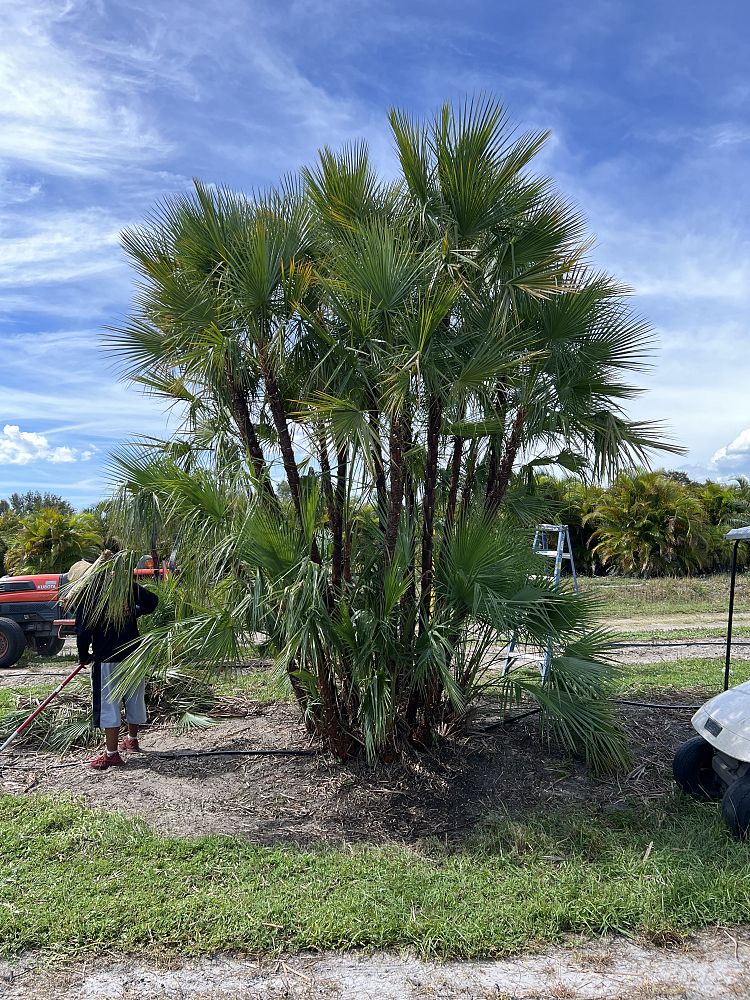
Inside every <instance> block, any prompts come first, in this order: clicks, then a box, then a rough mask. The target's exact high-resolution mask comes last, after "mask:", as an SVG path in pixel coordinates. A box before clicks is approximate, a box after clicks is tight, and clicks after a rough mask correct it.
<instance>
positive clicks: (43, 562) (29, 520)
mask: <svg viewBox="0 0 750 1000" xmlns="http://www.w3.org/2000/svg"><path fill="white" fill-rule="evenodd" d="M102 544H103V539H102V535H101V532H100V530H99V526H98V524H97V521H96V518H94V517H93V516H92V515H91V514H66V513H64V512H63V511H61V510H59V509H58V508H56V507H43V508H41V509H40V510H38V511H35V512H34V513H31V514H27V515H26V516H25V517H22V518H21V519H20V521H19V525H18V528H17V530H16V533H15V535H14V538H13V541H12V543H11V545H10V546H9V548H8V550H7V551H6V553H5V564H6V567H7V568H8V570H9V572H12V573H15V574H24V573H64V572H65V571H66V570H68V569H69V568H70V567H71V565H72V564H73V563H74V562H76V561H77V560H79V559H91V558H94V557H95V556H96V555H97V553H98V552H99V551H100V550H101V547H102Z"/></svg>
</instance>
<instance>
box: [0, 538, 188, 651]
mask: <svg viewBox="0 0 750 1000" xmlns="http://www.w3.org/2000/svg"><path fill="white" fill-rule="evenodd" d="M169 572H170V570H169V568H168V564H167V563H162V564H161V565H160V566H156V567H155V566H154V559H153V558H152V557H151V556H143V557H142V558H141V559H140V560H139V562H138V565H137V567H136V569H135V576H136V578H137V579H139V580H143V579H145V578H149V579H153V578H158V579H160V580H164V579H166V578H167V576H168V575H169ZM67 582H68V578H67V576H66V575H65V573H37V574H35V575H34V576H0V667H12V666H13V664H14V663H17V662H18V660H19V659H20V658H21V655H22V653H23V652H24V650H25V649H27V648H28V649H31V650H33V651H34V652H35V653H38V654H39V655H40V656H55V655H56V654H57V653H59V652H60V650H61V649H62V648H63V646H64V645H65V636H69V635H75V621H74V620H73V619H71V618H70V617H69V612H68V613H67V615H66V612H65V611H64V609H62V608H61V607H60V589H61V588H62V587H64V586H65V584H66V583H67Z"/></svg>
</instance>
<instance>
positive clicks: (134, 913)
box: [0, 796, 750, 958]
mask: <svg viewBox="0 0 750 1000" xmlns="http://www.w3.org/2000/svg"><path fill="white" fill-rule="evenodd" d="M0 859H1V860H2V864H0V873H1V874H0V949H1V950H2V951H3V952H4V953H6V954H11V953H18V952H20V951H22V950H24V949H28V948H42V949H45V950H46V949H51V950H55V951H64V952H71V951H76V950H79V949H84V948H87V949H91V948H102V947H105V946H111V947H114V948H116V949H118V950H123V951H138V950H141V949H144V948H148V949H149V951H152V950H153V949H154V948H157V949H166V950H169V951H173V952H175V951H177V952H179V953H181V954H199V953H211V952H213V951H217V950H224V951H226V950H237V951H242V952H246V953H259V952H266V953H267V952H281V951H292V952H294V951H297V950H301V949H323V948H346V947H373V948H404V947H411V948H413V949H414V950H415V951H416V952H417V953H418V954H419V955H422V956H425V957H429V956H440V957H449V956H450V957H465V958H469V957H477V956H496V955H503V954H507V953H509V952H512V951H515V950H518V949H520V948H522V947H524V946H528V944H529V943H541V942H548V941H549V942H552V941H556V940H559V939H560V938H561V936H562V935H564V934H565V933H567V932H585V933H590V934H602V933H605V932H607V931H618V932H622V933H627V934H629V933H633V932H645V933H647V934H651V935H657V936H658V935H665V934H667V935H671V934H675V933H676V934H682V933H685V932H687V931H690V930H692V929H695V928H698V927H701V926H704V925H708V924H715V923H720V924H731V923H732V922H738V921H742V920H746V919H747V918H748V916H750V867H749V866H748V863H747V847H746V846H744V845H742V844H739V843H736V842H734V841H732V840H731V839H730V838H729V836H728V835H727V832H726V830H725V828H724V827H723V825H722V823H721V819H720V816H719V813H718V809H717V808H716V807H714V806H707V805H701V804H698V803H694V802H691V801H688V800H686V799H683V798H681V797H676V798H674V799H670V800H667V802H666V804H664V803H662V804H660V805H658V806H657V805H654V804H649V803H638V805H637V807H635V806H633V807H632V808H626V809H618V810H615V811H611V812H608V813H606V814H599V815H586V814H583V813H571V812H561V813H551V814H548V815H546V816H543V817H542V816H540V817H538V818H535V819H532V820H530V821H527V822H515V821H509V820H507V819H498V820H496V821H493V822H489V823H487V824H486V826H485V827H484V829H483V830H482V831H481V832H480V833H479V834H477V835H475V837H474V838H473V840H472V841H470V842H469V843H468V844H467V845H466V846H465V847H463V848H462V849H461V850H458V851H446V850H444V849H442V848H441V847H440V845H439V844H437V843H435V844H433V845H431V846H428V847H427V848H426V849H424V850H422V851H413V850H406V849H399V848H387V849H384V848H368V847H362V848H347V849H330V848H321V849H318V850H310V849H301V848H295V847H282V848H278V847H277V848H262V847H256V846H253V845H250V844H248V843H245V842H243V841H241V840H236V839H234V838H229V837H210V838H201V839H197V840H177V839H170V838H164V837H159V836H156V835H155V834H153V833H151V832H150V831H149V829H148V828H147V827H146V825H145V824H143V823H140V822H137V821H131V820H127V819H124V818H122V817H121V816H118V815H112V814H109V815H108V814H105V813H102V812H96V811H92V810H90V809H87V808H86V807H84V806H82V805H80V804H78V803H77V802H72V801H65V800H62V801H60V800H55V801H53V800H51V799H45V798H41V797H33V796H32V797H27V798H11V797H5V798H0Z"/></svg>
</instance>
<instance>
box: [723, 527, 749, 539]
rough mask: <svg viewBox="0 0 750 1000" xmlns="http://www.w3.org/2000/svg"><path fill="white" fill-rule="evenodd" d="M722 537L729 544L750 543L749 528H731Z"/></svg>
mask: <svg viewBox="0 0 750 1000" xmlns="http://www.w3.org/2000/svg"><path fill="white" fill-rule="evenodd" d="M724 537H725V538H726V539H727V541H729V542H742V541H750V527H748V528H732V530H731V531H728V532H727V533H726V535H724Z"/></svg>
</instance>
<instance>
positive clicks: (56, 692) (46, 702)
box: [0, 663, 86, 753]
mask: <svg viewBox="0 0 750 1000" xmlns="http://www.w3.org/2000/svg"><path fill="white" fill-rule="evenodd" d="M85 666H86V664H85V663H79V664H78V666H77V667H76V668H75V670H74V671H73V673H71V674H68V676H67V677H66V678H65V680H63V681H61V682H60V683H59V684H58V685H57V687H56V688H55V690H54V691H52V692H51V693H50V694H48V695H47V697H46V698H45V699H44V701H43V702H42V703H41V705H37V707H36V708H35V709H34V711H33V712H32V713H31V715H30V716H29V717H28V719H25V720H24V721H23V722H22V723H21V725H20V726H18V728H17V729H15V730H14V731H13V732H12V733H11V734H10V736H9V737H8V739H7V740H6V741H5V743H3V745H2V746H0V753H2V752H3V750H5V749H7V748H8V747H9V746H10V745H11V743H12V742H13V740H15V739H16V738H17V737H18V736H20V735H21V733H22V732H23V731H24V729H26V727H27V726H30V725H31V723H32V722H33V721H34V719H35V718H36V717H37V715H39V713H40V712H43V711H44V709H45V708H46V707H47V705H49V703H50V702H51V701H54V700H55V698H56V697H57V696H58V695H59V694H60V692H61V691H62V689H63V688H64V687H65V685H66V684H69V683H70V682H71V681H72V680H73V678H74V677H75V676H76V675H77V674H79V673H80V672H81V671H82V670H83V668H84V667H85Z"/></svg>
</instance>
